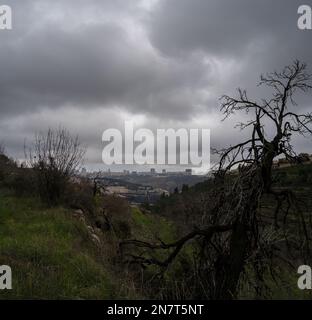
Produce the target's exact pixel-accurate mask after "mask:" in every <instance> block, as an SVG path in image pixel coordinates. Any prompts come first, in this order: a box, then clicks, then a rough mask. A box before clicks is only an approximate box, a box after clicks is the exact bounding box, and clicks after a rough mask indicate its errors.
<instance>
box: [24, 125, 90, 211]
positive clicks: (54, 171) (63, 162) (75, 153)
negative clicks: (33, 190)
mask: <svg viewBox="0 0 312 320" xmlns="http://www.w3.org/2000/svg"><path fill="white" fill-rule="evenodd" d="M84 154H85V148H84V147H82V145H81V143H80V141H79V139H78V136H75V137H72V136H71V135H70V134H69V132H68V131H67V130H66V129H63V128H59V129H57V130H51V129H49V130H48V132H47V133H40V134H37V135H36V136H35V142H34V146H33V148H32V149H30V150H29V152H28V158H29V160H30V165H31V167H32V168H33V169H34V171H35V173H36V176H37V181H38V187H39V193H40V197H41V198H42V199H43V200H45V201H47V202H48V204H49V205H55V204H57V203H58V202H59V200H60V199H61V197H62V195H63V194H64V190H65V187H66V184H67V182H68V180H69V179H70V178H71V177H72V176H73V174H74V172H75V170H76V169H77V168H78V166H79V165H80V164H81V161H82V159H83V157H84Z"/></svg>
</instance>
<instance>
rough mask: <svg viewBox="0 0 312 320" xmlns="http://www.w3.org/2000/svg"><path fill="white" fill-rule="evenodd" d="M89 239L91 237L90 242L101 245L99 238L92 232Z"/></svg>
mask: <svg viewBox="0 0 312 320" xmlns="http://www.w3.org/2000/svg"><path fill="white" fill-rule="evenodd" d="M91 239H92V242H93V243H94V244H96V245H98V246H100V245H101V240H100V238H99V237H98V236H97V235H96V234H94V233H92V234H91Z"/></svg>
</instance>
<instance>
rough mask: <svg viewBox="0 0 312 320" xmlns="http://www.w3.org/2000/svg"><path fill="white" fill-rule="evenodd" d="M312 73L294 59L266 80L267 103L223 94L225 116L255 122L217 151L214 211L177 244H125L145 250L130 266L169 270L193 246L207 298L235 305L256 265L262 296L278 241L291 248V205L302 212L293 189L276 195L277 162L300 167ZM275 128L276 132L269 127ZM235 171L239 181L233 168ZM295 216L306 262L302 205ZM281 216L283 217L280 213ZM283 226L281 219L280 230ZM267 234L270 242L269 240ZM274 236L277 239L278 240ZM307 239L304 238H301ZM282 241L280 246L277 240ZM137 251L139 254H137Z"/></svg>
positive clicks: (243, 126)
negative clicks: (270, 207)
mask: <svg viewBox="0 0 312 320" xmlns="http://www.w3.org/2000/svg"><path fill="white" fill-rule="evenodd" d="M311 79H312V77H311V75H310V74H308V73H307V71H306V65H305V64H304V63H301V62H299V61H294V62H293V63H292V64H291V65H289V66H287V67H285V68H284V70H283V71H281V72H273V73H269V74H266V75H263V76H261V81H260V85H262V86H263V85H264V86H267V87H269V88H271V89H272V90H273V94H272V96H271V98H269V99H262V100H260V101H256V100H252V99H250V98H249V97H248V95H247V92H246V91H245V90H242V89H238V95H237V97H230V96H223V97H222V98H221V111H222V112H223V114H224V117H225V118H228V117H229V116H231V115H232V114H236V113H240V112H242V113H245V114H247V115H250V116H251V120H250V121H247V122H245V123H240V124H239V126H240V127H241V129H245V130H248V129H249V136H248V138H247V139H246V140H245V141H243V142H240V143H238V144H236V145H234V146H230V147H229V148H226V149H224V150H221V151H219V153H220V162H219V165H218V168H217V171H216V174H215V179H214V191H213V192H214V195H213V198H212V199H213V201H214V205H213V206H211V208H210V210H209V211H210V212H209V214H207V215H206V217H205V219H203V221H202V223H201V225H200V226H198V227H196V228H195V230H193V231H191V232H190V233H189V234H187V235H186V236H184V237H182V238H181V239H180V240H177V241H176V242H173V243H169V244H168V243H163V242H160V243H158V244H150V243H146V242H142V241H138V240H129V241H126V242H123V243H122V244H121V247H122V249H123V250H125V249H124V248H125V247H126V248H128V247H129V245H132V246H133V245H134V246H135V247H136V248H137V247H140V248H143V249H145V251H143V252H140V253H139V254H131V251H130V254H128V262H130V263H139V264H141V265H142V266H146V265H149V264H154V265H158V266H160V267H161V268H162V270H163V271H164V270H166V269H167V268H168V267H169V266H170V264H171V263H172V262H173V261H174V260H175V259H176V257H177V256H178V254H179V253H180V252H181V250H182V248H183V247H184V246H185V245H186V244H187V243H188V242H190V241H193V242H196V243H197V244H198V246H199V248H200V250H199V253H198V256H197V264H196V272H194V274H196V277H195V278H193V279H192V281H193V282H194V281H195V282H198V283H199V285H198V287H197V289H198V290H201V289H199V288H201V287H203V286H204V289H205V290H204V292H205V295H201V296H200V297H201V298H202V297H203V296H204V297H205V298H212V299H232V298H235V297H236V295H237V289H238V284H239V280H240V278H241V276H242V275H243V274H244V271H245V269H246V265H247V263H249V264H251V265H252V267H253V269H254V274H255V277H256V278H257V283H258V284H259V283H260V285H257V287H256V290H260V288H261V286H262V285H263V284H264V279H263V276H264V269H265V266H264V264H265V263H267V264H268V265H270V266H272V264H274V263H276V260H277V259H282V260H285V255H284V254H282V255H281V254H280V251H281V250H280V249H281V248H280V247H278V245H277V242H279V243H280V242H282V243H283V244H285V246H286V244H287V248H288V249H289V243H288V241H287V231H286V230H287V227H288V223H287V215H288V213H289V210H290V207H291V206H297V204H296V201H295V196H294V194H293V193H292V192H291V191H290V190H282V191H281V190H278V189H276V188H274V186H273V180H272V167H273V160H274V159H275V158H276V157H278V156H280V155H283V156H285V157H286V158H287V159H288V160H289V161H291V162H296V161H298V156H297V155H296V153H295V150H294V148H293V146H292V144H291V139H292V136H293V135H294V134H300V135H304V136H305V135H310V134H311V133H312V131H311V123H312V114H311V113H306V114H299V113H297V112H296V110H295V107H296V102H295V94H297V93H300V92H302V93H306V92H307V91H308V90H310V89H311V88H312V87H311V85H310V83H309V82H310V80H311ZM270 124H273V128H274V132H273V133H270V132H269V131H268V130H267V129H266V128H267V126H268V125H270ZM234 168H236V169H237V173H236V174H235V175H234V174H233V173H232V171H231V169H234ZM265 196H272V197H273V198H274V200H275V203H276V209H275V213H274V217H273V220H270V221H263V219H262V217H261V214H260V210H259V209H260V204H261V201H262V200H263V197H265ZM296 209H297V216H296V217H295V220H296V226H297V227H298V229H299V230H300V231H299V233H300V234H301V238H300V239H299V240H298V241H300V240H301V241H302V242H301V243H300V244H299V245H298V248H303V250H302V251H300V258H301V259H302V260H305V259H306V257H308V256H309V253H310V247H309V242H310V240H311V239H310V234H309V231H308V228H309V227H310V226H309V225H308V224H307V219H306V218H305V217H304V215H303V213H302V211H301V210H300V209H299V207H298V206H297V207H296ZM282 213H283V217H282V219H281V217H280V214H282ZM280 220H282V221H283V223H282V225H281V226H280V225H279V222H280ZM268 230H270V232H271V236H270V237H267V233H268ZM272 232H273V235H274V236H272ZM302 235H303V236H302ZM277 240H278V241H277ZM153 250H171V252H170V253H169V254H168V257H167V258H166V259H164V260H160V259H159V258H155V254H153ZM135 252H136V251H135Z"/></svg>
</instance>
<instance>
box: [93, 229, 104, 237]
mask: <svg viewBox="0 0 312 320" xmlns="http://www.w3.org/2000/svg"><path fill="white" fill-rule="evenodd" d="M94 233H95V234H96V235H98V236H99V235H102V234H103V232H102V230H101V229H99V228H94Z"/></svg>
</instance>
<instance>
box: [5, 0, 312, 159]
mask: <svg viewBox="0 0 312 320" xmlns="http://www.w3.org/2000/svg"><path fill="white" fill-rule="evenodd" d="M7 4H10V5H12V8H13V14H14V16H13V24H14V29H13V30H12V31H9V32H1V31H0V70H1V73H0V112H1V118H0V134H1V137H0V140H5V141H6V144H7V150H9V151H10V152H11V153H12V154H13V155H15V156H20V150H21V148H22V146H23V142H22V140H23V137H28V138H29V139H30V137H31V135H32V134H33V133H34V131H36V130H43V129H45V128H47V127H53V126H54V127H55V126H58V125H59V124H63V125H65V126H66V127H68V128H69V129H71V130H72V131H74V132H78V133H80V136H81V139H82V140H83V141H84V142H85V143H86V144H88V146H89V149H90V151H89V159H88V161H90V162H92V161H99V158H100V153H101V150H100V148H101V144H100V138H101V132H102V131H103V130H104V129H105V128H107V127H108V126H109V127H113V126H117V127H119V126H120V125H121V122H122V120H123V119H125V118H131V117H133V118H140V117H143V118H144V121H143V123H144V126H145V127H155V126H156V125H160V126H162V127H166V126H180V127H183V126H185V127H192V126H193V127H194V126H196V125H199V124H200V125H203V126H205V124H206V125H207V126H208V125H209V126H211V127H213V134H212V137H213V141H212V142H213V143H214V144H215V145H222V144H224V143H227V142H230V141H233V140H235V138H236V136H235V135H234V134H233V131H232V130H230V129H229V128H230V127H231V126H232V125H233V122H230V123H229V124H220V123H219V120H220V115H219V114H218V104H219V102H218V97H219V96H220V95H221V94H223V93H233V92H234V90H235V88H236V87H239V86H240V87H246V88H248V89H249V90H250V93H251V94H253V95H255V97H260V94H267V93H268V92H267V91H261V90H260V91H259V88H257V87H256V82H257V79H258V76H259V74H260V73H263V72H266V71H270V70H273V69H279V68H281V67H282V66H283V65H285V64H288V63H290V62H291V61H292V60H293V59H295V58H298V59H301V60H303V61H306V62H307V63H308V64H309V65H310V67H311V70H312V44H311V37H312V31H311V32H309V31H306V32H303V31H299V30H298V29H297V18H298V16H297V8H298V6H299V5H301V4H302V3H301V1H300V0H277V1H274V2H272V1H269V0H252V1H251V0H235V1H229V0H228V1H225V0H210V1H206V0H192V1H189V0H170V1H164V0H158V1H150V0H148V1H146V0H145V1H142V0H137V1H121V0H117V1H116V0H114V1H113V0H107V1H100V0H91V1H88V2H86V1H83V0H75V1H74V0H62V1H61V0H55V1H48V0H41V1H39V0H35V1H30V0H24V1H17V0H11V1H10V0H7ZM310 101H311V96H309V97H306V98H303V99H302V100H300V103H302V105H303V106H304V107H305V108H311V105H310ZM221 126H222V127H221ZM226 126H228V127H226ZM224 128H226V129H224ZM229 132H231V134H229ZM238 137H239V133H238V136H237V138H238ZM298 145H300V147H302V149H305V148H306V149H307V148H310V147H311V144H310V141H304V142H300V143H299V144H298Z"/></svg>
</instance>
